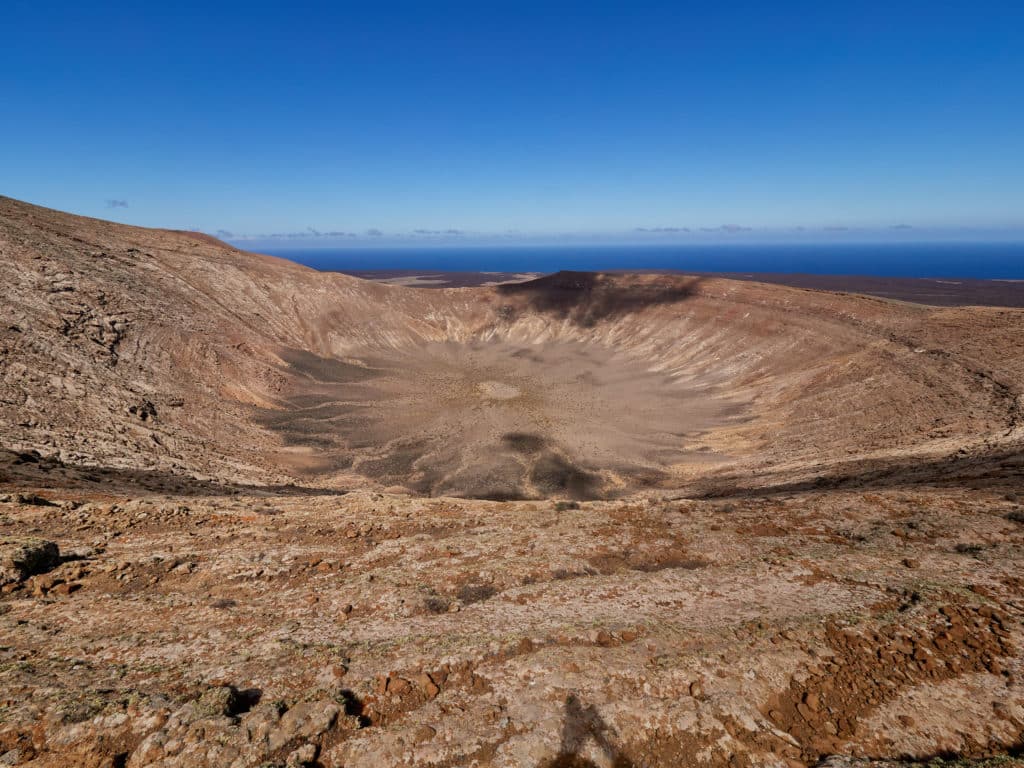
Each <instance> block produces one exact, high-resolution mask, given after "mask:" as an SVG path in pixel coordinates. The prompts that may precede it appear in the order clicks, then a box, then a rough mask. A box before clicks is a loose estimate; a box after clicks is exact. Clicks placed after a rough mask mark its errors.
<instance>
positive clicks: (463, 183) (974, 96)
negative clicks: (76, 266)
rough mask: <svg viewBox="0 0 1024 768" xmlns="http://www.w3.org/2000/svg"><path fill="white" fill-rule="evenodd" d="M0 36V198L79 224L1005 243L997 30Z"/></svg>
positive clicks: (1014, 199) (247, 27) (719, 17)
mask: <svg viewBox="0 0 1024 768" xmlns="http://www.w3.org/2000/svg"><path fill="white" fill-rule="evenodd" d="M0 34H2V37H0V40H2V43H0V193H3V194H6V195H10V196H13V197H18V198H22V199H27V200H30V201H32V202H37V203H41V204H44V205H48V206H51V207H55V208H60V209H64V210H70V211H74V212H77V213H82V214H86V215H91V216H100V217H103V218H112V219H116V220H119V221H125V222H130V223H135V224H143V225H153V226H170V227H179V228H197V229H202V230H204V231H208V232H216V231H218V230H222V231H225V232H231V233H232V234H233V236H234V237H236V238H237V237H240V236H246V235H250V236H251V235H257V234H288V233H308V234H310V235H311V239H310V242H333V241H331V240H329V239H327V238H324V237H323V235H322V233H325V232H343V233H352V234H353V235H354V236H353V237H342V238H341V241H344V242H359V243H362V244H365V243H367V242H373V241H379V242H385V241H387V242H397V241H410V242H413V241H432V239H433V240H440V241H458V240H460V239H464V240H466V241H470V240H481V239H483V240H486V239H487V238H489V237H496V238H506V239H509V240H513V241H514V240H516V239H522V240H524V241H536V240H541V241H542V240H545V239H548V240H558V239H559V238H563V239H564V238H570V239H571V238H577V239H584V240H586V239H588V238H593V239H596V240H616V239H620V240H621V239H622V238H630V237H632V238H638V239H641V240H644V239H654V240H657V239H662V238H663V239H668V240H680V241H682V240H685V239H686V238H688V237H694V238H700V237H709V238H722V239H729V238H747V239H751V238H755V239H756V238H762V237H763V238H765V239H771V238H778V237H788V236H793V237H801V236H804V234H805V233H814V234H813V235H808V236H820V237H823V238H835V239H842V238H843V237H848V236H850V235H849V234H848V233H849V232H856V233H862V234H863V233H874V236H879V237H883V238H886V237H891V238H892V239H899V238H904V239H905V238H908V237H917V236H922V237H923V236H928V237H932V236H935V237H945V236H948V237H962V236H965V233H966V234H967V235H969V236H975V235H976V236H978V237H994V238H1000V237H1005V238H1011V239H1012V238H1014V237H1016V238H1018V239H1020V235H1021V233H1022V232H1024V42H1022V40H1024V4H1022V3H1020V2H980V1H978V0H975V2H935V0H932V2H914V1H912V0H895V1H894V0H889V1H888V2H873V1H871V0H868V1H867V2H858V3H853V2H849V3H834V2H828V1H826V0H816V2H785V1H784V0H780V1H779V2H750V3H739V2H714V3H713V2H699V3H698V2H682V1H681V0H677V1H676V2H643V1H642V0H634V1H633V2H625V1H624V2H615V3H612V2H601V1H600V0H591V1H590V2H558V1H557V0H553V1H551V2H536V3H535V2H528V1H526V0H520V1H519V2H499V1H497V0H495V1H493V2H488V1H487V0H476V1H475V2H443V1H438V2H428V1H427V0H420V1H419V2H406V3H399V2H384V1H382V2H375V1H374V2H371V1H370V0H364V1H363V2H321V3H317V2H301V0H300V1H293V2H269V1H267V0H251V1H250V2H244V3H243V2H217V0H207V2H202V3H200V2H193V0H177V1H175V2H171V1H170V0H164V1H163V2H157V1H156V0H153V1H152V2H140V1H138V0H133V1H132V2H113V1H110V2H88V0H46V1H44V0H31V1H28V0H6V2H4V3H3V10H2V13H0ZM723 225H724V226H727V227H732V228H747V227H749V228H751V229H752V232H747V231H724V230H720V231H718V232H715V233H712V232H706V231H702V229H703V230H712V229H716V228H720V227H723ZM901 226H902V227H903V228H898V227H901ZM907 226H911V227H913V229H912V230H910V229H906V227H907ZM797 227H804V228H805V230H804V232H803V233H801V232H799V231H797V229H796V228H797ZM683 228H688V229H690V230H693V231H691V232H682V231H662V232H641V231H639V230H641V229H647V230H657V229H662V230H676V229H679V230H682V229H683ZM844 228H849V229H844ZM312 230H316V231H318V232H320V233H321V237H320V238H314V237H312V235H313V232H312ZM416 230H425V231H427V232H435V231H436V232H442V233H444V232H446V231H447V230H458V231H459V232H464V233H465V234H461V235H457V234H452V233H449V234H429V233H425V232H421V233H419V234H415V231H416ZM376 232H381V233H383V235H378V234H376ZM295 244H299V243H298V242H296V243H295Z"/></svg>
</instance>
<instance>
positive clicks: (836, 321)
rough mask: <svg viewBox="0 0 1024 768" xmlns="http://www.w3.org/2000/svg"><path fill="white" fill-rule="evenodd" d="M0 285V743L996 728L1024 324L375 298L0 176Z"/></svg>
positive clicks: (95, 745) (957, 732) (726, 284)
mask: <svg viewBox="0 0 1024 768" xmlns="http://www.w3.org/2000/svg"><path fill="white" fill-rule="evenodd" d="M0 290H2V291H3V299H4V301H3V302H0V491H2V492H0V691H2V692H3V694H2V696H0V763H3V764H17V765H30V766H37V767H38V768H56V766H61V767H62V768H63V766H69V765H83V766H93V767H95V766H100V765H104V766H109V765H123V766H127V767H128V768H142V766H161V767H162V768H185V767H186V766H187V767H188V768H197V767H198V768H214V767H216V768H220V767H221V766H226V765H231V766H238V767H239V768H242V767H250V766H251V767H252V768H255V767H256V766H267V765H272V766H285V765H318V766H323V768H344V767H345V766H349V767H351V766H357V765H358V766H378V765H380V766H416V767H419V766H456V765H478V766H481V768H484V767H488V766H493V767H494V768H521V767H526V768H551V767H552V766H598V765H600V766H606V765H615V766H641V765H644V766H652V767H653V766H657V767H659V768H660V767H662V766H664V767H665V768H668V767H669V766H671V767H672V768H675V766H681V765H686V766H691V765H692V766H706V767H707V768H736V766H741V767H743V768H747V767H750V768H753V767H755V766H757V767H760V766H763V767H764V768H798V766H813V765H819V764H820V761H821V760H823V759H825V758H828V762H827V765H830V766H858V767H859V768H867V766H869V765H879V764H883V765H887V766H898V765H903V763H902V762H901V761H902V760H903V759H905V758H908V757H912V758H915V759H919V760H929V759H931V758H932V757H935V756H939V755H941V756H946V757H948V756H950V755H957V756H958V757H961V758H964V759H966V758H971V757H985V756H992V755H1001V756H1002V757H1000V758H998V759H997V760H996V761H994V762H992V763H991V765H1009V764H1011V763H1010V762H1007V760H1011V758H1008V757H1006V755H1007V754H1009V755H1013V754H1015V753H1019V751H1020V748H1021V744H1022V743H1024V695H1022V694H1021V682H1020V681H1021V680H1022V679H1024V658H1022V656H1021V653H1020V648H1021V647H1024V580H1022V579H1021V576H1020V574H1021V573H1024V554H1022V553H1024V506H1022V504H1024V492H1022V490H1021V489H1022V488H1024V311H1021V310H1018V309H1007V308H995V307H970V306H964V307H942V308H939V307H930V306H924V305H920V304H913V303H908V302H900V301H891V300H887V299H882V298H873V297H867V296H859V295H853V294H849V293H838V292H827V291H820V290H802V289H797V288H789V287H785V286H782V285H765V284H761V283H757V282H751V281H745V282H740V281H734V280H726V279H719V278H700V277H685V276H678V275H625V274H589V273H575V272H563V273H557V274H554V275H548V276H545V277H542V278H539V279H536V280H531V281H528V282H524V283H519V284H509V285H503V286H480V287H475V288H459V289H455V288H452V289H449V288H442V289H429V290H428V289H422V288H408V287H399V286H393V285H381V284H378V283H373V282H370V281H365V280H360V279H356V278H353V277H349V276H345V275H340V274H331V273H320V272H316V271H313V270H310V269H306V268H304V267H301V266H299V265H297V264H293V263H290V262H287V261H284V260H281V259H276V258H272V257H268V256H260V255H257V254H252V253H246V252H242V251H239V250H237V249H235V248H232V247H230V246H228V245H226V244H224V243H221V242H219V241H216V240H214V239H213V238H209V237H206V236H203V235H198V234H196V233H185V232H174V231H167V230H153V229H141V228H135V227H126V226H122V225H117V224H113V223H110V222H101V221H96V220H92V219H85V218H81V217H77V216H70V215H68V214H63V213H59V212H57V211H51V210H47V209H45V208H39V207H37V206H32V205H29V204H26V203H21V202H18V201H14V200H10V199H7V198H0ZM829 756H831V757H829ZM1004 758H1005V759H1004ZM873 760H880V761H883V762H881V763H876V762H873Z"/></svg>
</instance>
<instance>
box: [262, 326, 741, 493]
mask: <svg viewBox="0 0 1024 768" xmlns="http://www.w3.org/2000/svg"><path fill="white" fill-rule="evenodd" d="M286 357H288V358H289V359H290V361H291V362H290V366H291V370H292V371H293V372H296V373H297V374H298V375H297V376H296V377H295V381H296V384H295V386H294V387H293V388H292V389H291V390H290V391H289V392H287V393H286V395H285V397H283V398H282V399H281V400H280V407H279V409H275V410H263V411H261V413H260V415H259V419H260V420H261V422H262V423H263V424H265V425H267V426H268V427H270V428H272V429H274V430H275V431H277V432H278V433H279V434H281V435H282V437H283V439H284V440H285V441H286V442H287V444H289V445H290V446H292V447H299V448H302V447H304V448H306V449H307V451H306V456H308V459H307V463H306V468H307V469H308V470H309V471H310V472H313V473H315V472H324V471H330V470H337V469H344V468H350V469H352V470H353V471H354V472H356V473H359V474H361V475H364V476H366V477H368V478H371V479H373V480H376V481H379V482H381V483H383V484H385V485H401V486H404V487H407V488H409V489H410V490H413V491H416V492H418V493H424V494H428V495H450V496H463V497H479V498H490V499H515V498H538V497H545V496H548V495H568V496H570V497H573V498H578V499H587V498H597V497H602V496H608V495H611V494H617V493H623V492H627V491H630V490H635V489H636V488H638V487H655V486H658V485H664V484H668V483H671V481H672V480H673V479H674V475H673V470H674V468H675V467H676V466H677V465H680V464H683V463H688V462H691V463H692V462H713V461H714V460H715V455H714V453H713V452H712V451H710V449H708V448H707V447H706V446H704V445H702V443H701V436H702V434H704V433H705V432H706V431H707V430H708V429H710V428H712V427H715V426H719V425H722V424H725V423H728V422H730V421H735V420H737V419H739V418H741V414H742V411H743V408H742V404H741V403H738V402H736V401H735V399H733V398H729V397H727V396H726V395H725V394H724V393H722V392H721V391H720V388H719V387H717V386H715V385H714V384H712V383H711V382H710V381H706V380H704V379H702V378H701V377H700V376H697V377H688V378H685V379H683V378H682V377H680V376H672V375H668V374H665V373H660V372H658V371H655V370H651V367H650V364H649V363H647V362H645V361H644V360H642V359H638V358H636V357H635V356H630V355H628V354H625V353H623V352H621V351H618V350H615V349H613V348H609V347H606V346H603V345H600V344H596V343H589V344H588V343H581V342H559V341H555V342H548V343H544V344H521V343H512V342H510V341H508V340H504V339H495V340H475V341H469V342H465V343H459V342H435V343H426V344H423V345H420V346H417V347H410V348H403V349H397V350H394V351H393V352H391V353H390V354H388V355H386V356H385V355H382V354H380V353H379V352H374V353H371V354H368V355H366V356H362V357H359V356H349V357H348V358H347V359H346V360H345V361H344V362H339V363H335V364H331V362H330V361H324V360H319V359H317V360H311V359H309V358H307V357H302V356H298V355H295V354H291V355H286ZM296 455H297V456H301V454H293V457H294V456H296ZM301 461H302V460H301V458H299V459H298V460H297V464H298V463H301Z"/></svg>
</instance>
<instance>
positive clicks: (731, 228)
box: [700, 224, 753, 233]
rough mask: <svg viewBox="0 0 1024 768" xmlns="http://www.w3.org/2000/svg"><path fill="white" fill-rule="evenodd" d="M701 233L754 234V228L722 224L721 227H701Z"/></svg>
mask: <svg viewBox="0 0 1024 768" xmlns="http://www.w3.org/2000/svg"><path fill="white" fill-rule="evenodd" d="M700 231H701V232H729V233H733V232H752V231H753V228H752V227H744V226H741V225H739V224H722V225H721V226H719V227H701V228H700Z"/></svg>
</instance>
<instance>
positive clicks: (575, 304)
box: [497, 271, 701, 328]
mask: <svg viewBox="0 0 1024 768" xmlns="http://www.w3.org/2000/svg"><path fill="white" fill-rule="evenodd" d="M632 277H634V279H632V280H629V281H625V280H621V279H617V278H616V277H614V276H612V275H606V274H602V273H599V272H568V271H563V272H557V273H555V274H553V275H547V276H545V277H541V278H539V279H537V280H530V281H529V282H526V283H510V284H507V285H499V286H498V287H497V291H498V293H499V294H500V295H502V296H505V297H508V298H513V297H519V298H521V299H524V300H525V301H526V303H527V305H528V307H529V308H530V310H532V311H534V312H539V313H544V314H553V315H555V316H556V317H559V318H561V319H563V320H564V319H567V320H569V321H570V322H572V323H573V324H575V325H578V326H580V327H583V328H590V327H593V326H595V325H597V324H598V323H600V322H602V321H604V320H609V319H613V318H616V317H619V316H621V315H626V314H629V313H631V312H638V311H640V310H643V309H646V308H648V307H651V306H656V305H659V304H675V303H678V302H681V301H686V300H687V299H689V298H692V297H693V296H694V295H696V292H697V288H698V286H699V285H700V283H701V278H699V277H680V276H676V275H658V276H655V277H652V278H650V279H648V280H644V281H638V280H636V279H635V276H632ZM501 311H502V314H504V315H505V316H506V319H512V316H513V315H512V313H514V308H502V310H501Z"/></svg>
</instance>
